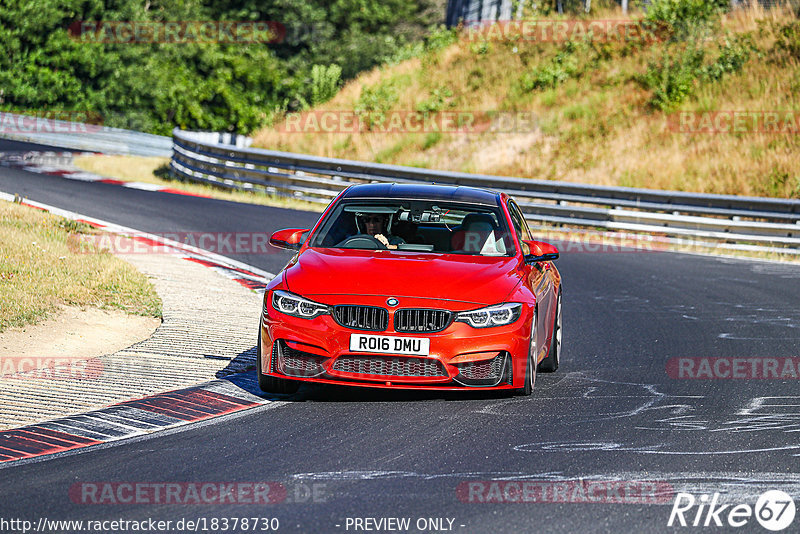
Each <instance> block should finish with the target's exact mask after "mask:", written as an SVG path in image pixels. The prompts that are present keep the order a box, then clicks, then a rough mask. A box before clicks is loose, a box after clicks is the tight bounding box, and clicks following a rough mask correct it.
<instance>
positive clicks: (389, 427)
mask: <svg viewBox="0 0 800 534" xmlns="http://www.w3.org/2000/svg"><path fill="white" fill-rule="evenodd" d="M27 148H28V147H27V146H25V145H20V144H8V143H0V152H2V151H9V150H25V149H27ZM0 190H2V191H5V192H9V193H19V194H21V195H24V196H26V197H28V198H30V199H32V200H36V201H39V202H44V203H47V204H51V205H55V206H58V207H61V208H64V209H69V210H73V211H77V212H80V213H83V214H86V215H89V216H93V217H98V218H102V219H106V220H109V221H112V222H115V223H119V224H122V225H125V226H130V227H134V228H138V229H141V230H145V231H148V232H155V233H161V232H172V231H190V232H200V231H214V232H255V231H266V232H269V231H272V230H274V229H277V228H280V227H288V226H298V227H305V226H308V225H310V224H312V223H313V222H314V221H315V220H316V218H317V215H316V214H309V213H303V212H296V211H291V210H285V209H277V208H269V207H263V206H250V205H242V204H235V203H229V202H224V201H217V200H210V199H204V198H196V197H184V196H178V195H169V194H164V193H155V192H146V191H138V190H132V189H126V188H122V187H118V186H114V185H108V184H101V183H82V182H75V181H68V180H64V179H61V178H58V177H52V176H45V175H37V174H32V173H27V172H23V171H19V170H15V169H9V168H3V167H0ZM233 257H234V258H235V259H237V260H240V261H244V262H247V263H250V264H252V265H254V266H256V267H260V268H262V269H265V270H267V271H271V272H277V270H278V269H280V268H281V266H282V265H283V263H284V262H285V261H286V258H287V256H286V255H285V254H267V255H247V254H245V255H239V256H233ZM558 267H559V269H560V270H561V272H562V274H563V277H564V281H565V287H564V309H563V314H564V355H563V361H562V367H561V369H560V370H559V371H558V372H557V373H555V374H551V375H546V374H540V375H539V377H538V379H537V384H536V389H535V392H534V394H533V396H532V397H529V398H518V397H517V398H514V397H506V396H493V395H487V394H485V393H480V392H475V393H466V394H451V393H448V394H438V393H403V392H382V391H371V390H358V389H348V388H337V387H304V388H301V390H300V391H299V392H298V394H297V395H295V396H293V397H291V398H290V399H289V400H290V402H288V403H285V404H281V405H278V406H274V405H266V406H263V407H258V408H254V409H251V410H248V411H244V412H241V413H238V414H235V415H232V416H225V417H222V418H219V419H214V420H211V421H209V422H205V423H202V424H197V425H193V426H188V427H184V428H182V429H181V430H180V431H174V432H167V433H162V434H155V435H153V436H151V437H148V438H139V439H134V440H127V441H122V442H118V443H115V444H113V446H109V447H105V448H95V449H88V450H84V451H83V452H80V453H77V454H66V455H63V456H59V457H56V458H51V459H47V460H44V461H38V462H32V463H27V464H21V465H20V464H17V465H9V466H4V467H0V480H2V495H3V498H2V499H0V519H2V518H5V519H9V518H20V519H27V520H31V521H34V522H36V521H38V519H39V518H40V517H47V518H48V519H51V520H52V519H73V520H74V519H83V520H113V519H128V520H131V519H137V520H141V519H147V518H153V519H155V520H173V521H177V520H179V519H181V518H186V519H197V518H207V520H208V521H210V520H211V518H224V517H227V518H233V517H270V518H278V520H279V521H280V528H279V531H282V532H355V531H364V530H356V529H355V528H354V526H353V525H354V524H353V520H354V518H365V517H372V518H388V517H399V518H404V517H405V518H410V519H411V523H410V528H409V530H408V531H410V532H419V531H420V530H417V528H416V527H417V525H416V522H417V520H419V519H420V518H449V519H453V523H452V531H456V532H491V531H494V532H612V531H620V532H654V531H667V530H672V529H669V528H668V527H667V521H668V519H669V516H670V510H671V508H672V500H673V495H672V492H675V491H688V492H692V493H693V494H694V495H695V496H697V497H699V496H700V495H701V494H708V495H711V494H713V493H715V492H719V493H721V494H722V499H723V500H724V502H726V503H732V504H738V503H749V504H750V505H753V504H754V503H755V501H756V499H757V497H758V496H759V495H760V494H761V493H763V492H764V491H766V490H770V489H782V490H784V491H786V492H788V493H789V494H790V495H792V496H793V497H794V498H795V501H796V502H798V504H799V505H800V500H798V497H800V439H798V438H800V408H798V406H800V402H798V401H800V396H799V395H800V394H798V387H797V386H798V381H797V380H796V379H794V380H791V379H787V380H776V379H764V380H761V379H727V380H726V379H706V380H686V379H683V380H679V379H673V378H670V376H668V374H667V371H666V367H667V362H668V361H669V360H670V359H671V358H678V357H681V358H683V357H731V358H733V357H740V358H783V357H800V306H798V302H800V268H798V267H795V266H788V265H780V264H774V263H764V262H752V261H743V260H730V259H721V258H710V257H703V256H692V255H684V254H673V253H661V252H635V251H609V252H592V253H590V252H572V253H569V252H565V253H564V254H563V255H562V257H561V259H559V260H558ZM407 276H408V277H409V279H412V278H413V273H407ZM224 305H225V303H224V301H221V302H220V306H224ZM255 333H256V332H255V329H254V332H253V342H254V344H255ZM747 365H748V367H749V366H750V363H748V364H747ZM795 370H796V369H795ZM498 479H505V480H510V481H523V480H528V481H536V482H542V481H564V480H568V481H569V480H578V479H589V480H592V479H594V480H603V481H606V480H617V481H659V482H661V483H662V484H666V487H667V488H668V489H669V491H668V492H667V493H666V494H665V496H664V498H663V499H662V501H663V502H662V503H661V504H641V503H617V502H591V503H576V502H552V503H542V502H535V503H532V502H525V503H509V502H503V503H481V502H470V501H469V498H465V495H464V494H461V493H459V492H458V491H457V490H458V488H459V487H462V488H463V486H459V485H460V484H461V483H462V482H467V481H473V482H474V481H488V480H498ZM100 481H108V482H131V483H136V482H196V483H202V482H237V481H238V482H253V481H274V482H280V483H282V484H283V486H284V487H285V488H286V489H287V492H288V493H287V498H286V500H285V501H283V502H281V503H279V504H270V505H248V504H239V503H226V504H222V505H202V504H200V505H194V504H190V505H184V504H181V505H173V504H116V505H112V504H96V505H90V504H81V503H75V502H73V501H72V500H71V499H70V496H69V495H70V494H69V490H70V488H71V487H72V485H73V484H75V483H82V482H100ZM314 485H316V486H314ZM313 487H316V489H317V495H316V498H314V497H309V496H308V493H307V492H308V490H310V489H311V488H313ZM486 487H487V488H488V487H489V486H488V485H487V486H486ZM612 497H613V495H612ZM612 497H609V498H607V499H606V500H607V501H613V500H614V499H613V498H612ZM473 500H474V499H473ZM545 500H547V499H545ZM550 500H559V499H550ZM561 500H563V499H561ZM696 511H697V507H694V508H693V509H692V510H691V512H690V513H687V514H686V518H687V520H688V521H690V522H691V521H692V520H694V517H695V512H696ZM726 514H727V512H726V513H725V514H723V515H722V516H721V517H722V519H723V521H724V520H725V518H726ZM799 515H800V514H799ZM348 518H349V520H348ZM704 519H705V516H703V520H704ZM348 521H349V522H348ZM447 525H449V523H448V521H444V526H445V527H447ZM798 525H800V517H798V518H796V519H795V521H794V524H793V525H792V526H791V527H790V528H789V529H788V530H787V531H792V530H794V531H797V526H798ZM428 526H430V524H428ZM348 527H349V528H348ZM697 528H701V527H697ZM697 528H692V527H687V528H684V529H679V530H686V531H694V530H697ZM705 530H706V531H708V530H712V531H723V530H734V529H731V528H730V527H727V528H725V527H723V528H714V527H711V528H710V529H708V528H707V529H705ZM214 531H218V532H221V531H222V529H221V527H220V528H217V529H216V530H214ZM229 531H230V530H229ZM238 531H242V529H241V528H240V529H239V530H238ZM383 531H388V530H383ZM423 531H431V530H423ZM735 531H737V532H765V530H764V529H763V528H762V527H761V526H759V525H758V523H757V522H756V520H755V519H754V518H751V519H750V520H749V522H748V523H747V525H746V526H744V527H742V528H738V529H735Z"/></svg>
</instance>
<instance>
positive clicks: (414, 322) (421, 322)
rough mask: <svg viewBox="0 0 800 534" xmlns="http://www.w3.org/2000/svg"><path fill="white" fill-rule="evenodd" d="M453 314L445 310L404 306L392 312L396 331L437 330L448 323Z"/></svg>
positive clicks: (442, 328)
mask: <svg viewBox="0 0 800 534" xmlns="http://www.w3.org/2000/svg"><path fill="white" fill-rule="evenodd" d="M452 316H453V314H452V313H451V312H449V311H447V310H426V309H416V308H405V309H402V310H397V311H396V312H394V329H395V330H396V331H397V332H438V331H440V330H444V329H445V328H447V326H448V325H449V324H450V320H451V318H452Z"/></svg>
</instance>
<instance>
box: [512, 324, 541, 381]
mask: <svg viewBox="0 0 800 534" xmlns="http://www.w3.org/2000/svg"><path fill="white" fill-rule="evenodd" d="M537 313H538V312H534V315H533V322H532V323H531V337H530V342H529V343H528V361H527V363H526V364H525V385H524V386H522V387H521V388H518V389H517V390H516V393H517V395H522V396H526V397H527V396H529V395H530V394H531V393H533V386H534V385H535V384H536V360H535V358H536V353H537V352H538V344H537V343H536V320H537V317H536V315H537Z"/></svg>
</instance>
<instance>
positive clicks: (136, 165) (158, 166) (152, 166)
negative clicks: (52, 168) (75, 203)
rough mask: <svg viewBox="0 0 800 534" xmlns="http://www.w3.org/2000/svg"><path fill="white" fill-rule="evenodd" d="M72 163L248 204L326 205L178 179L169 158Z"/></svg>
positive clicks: (89, 158) (317, 208)
mask: <svg viewBox="0 0 800 534" xmlns="http://www.w3.org/2000/svg"><path fill="white" fill-rule="evenodd" d="M73 164H74V165H75V166H76V167H78V168H79V169H81V170H84V171H87V172H91V173H93V174H98V175H100V176H106V177H108V178H115V179H117V180H124V181H131V182H143V183H147V184H154V185H161V186H164V187H169V188H171V189H176V190H179V191H184V192H186V193H192V194H195V195H202V196H206V197H210V198H215V199H217V200H227V201H229V202H242V203H245V204H260V205H263V206H274V207H278V208H288V209H295V210H303V211H313V212H318V213H321V212H322V210H323V209H324V208H325V206H324V205H322V204H314V203H313V202H304V201H302V200H294V199H290V198H285V197H279V196H276V195H269V194H267V193H262V192H259V191H236V190H229V189H225V188H221V187H214V186H212V185H207V184H203V183H191V182H184V181H182V180H175V179H173V178H172V177H171V176H170V174H169V172H168V170H167V166H168V165H169V158H158V157H143V156H106V155H101V156H79V157H77V158H75V159H74V161H73Z"/></svg>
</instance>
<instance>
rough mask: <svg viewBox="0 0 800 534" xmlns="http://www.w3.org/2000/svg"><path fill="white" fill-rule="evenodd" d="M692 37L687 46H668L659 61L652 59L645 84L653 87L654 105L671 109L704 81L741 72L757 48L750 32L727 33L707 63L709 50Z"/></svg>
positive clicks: (645, 76)
mask: <svg viewBox="0 0 800 534" xmlns="http://www.w3.org/2000/svg"><path fill="white" fill-rule="evenodd" d="M701 46H702V45H698V43H696V42H694V41H692V42H690V43H689V44H687V45H686V46H684V47H683V48H681V49H679V50H677V51H675V49H673V51H672V52H671V51H670V48H665V49H664V54H663V56H662V58H661V61H659V62H650V63H649V64H648V67H647V73H646V74H645V75H644V77H643V79H642V82H643V85H644V86H645V87H646V88H648V89H651V90H652V91H653V96H652V97H651V99H650V105H651V106H653V107H655V108H657V109H660V110H662V111H669V110H671V109H673V108H675V106H677V105H678V104H680V103H681V102H683V101H684V100H686V98H688V97H689V96H690V95H692V94H693V93H694V90H695V87H696V86H697V85H698V84H699V83H700V82H715V81H718V80H721V79H722V78H723V77H724V76H725V75H726V74H732V73H735V72H739V71H740V70H741V69H742V67H743V66H744V64H745V63H746V62H747V60H748V59H749V58H750V54H751V52H752V50H753V49H754V45H753V43H752V40H751V38H750V36H748V35H744V36H740V37H737V38H734V39H731V38H729V37H726V38H725V39H724V42H723V44H722V45H721V46H720V49H719V54H718V55H717V57H716V58H715V59H714V60H713V61H711V62H708V63H706V62H705V60H706V58H707V57H708V53H707V52H706V51H705V50H704V49H703V48H701Z"/></svg>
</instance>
